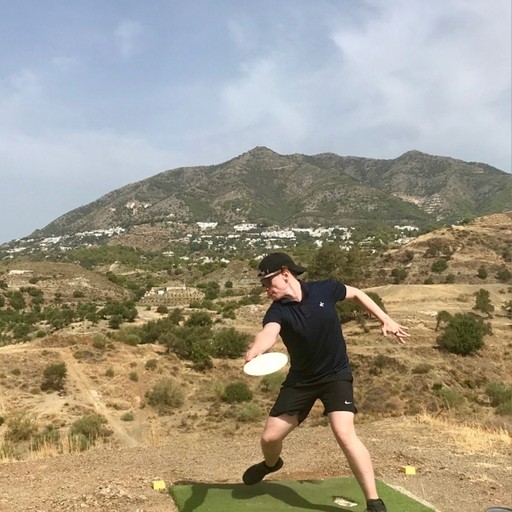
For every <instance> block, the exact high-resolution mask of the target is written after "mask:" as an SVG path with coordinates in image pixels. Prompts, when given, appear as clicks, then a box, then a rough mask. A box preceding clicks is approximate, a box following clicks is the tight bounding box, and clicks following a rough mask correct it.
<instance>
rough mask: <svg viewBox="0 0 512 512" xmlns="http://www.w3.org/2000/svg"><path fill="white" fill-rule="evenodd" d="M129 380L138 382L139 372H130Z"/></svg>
mask: <svg viewBox="0 0 512 512" xmlns="http://www.w3.org/2000/svg"><path fill="white" fill-rule="evenodd" d="M130 380H131V381H132V382H138V380H139V374H138V373H137V372H130Z"/></svg>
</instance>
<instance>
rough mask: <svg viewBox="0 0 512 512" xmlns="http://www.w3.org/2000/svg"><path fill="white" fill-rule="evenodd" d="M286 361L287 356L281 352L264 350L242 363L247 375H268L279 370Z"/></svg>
mask: <svg viewBox="0 0 512 512" xmlns="http://www.w3.org/2000/svg"><path fill="white" fill-rule="evenodd" d="M287 362H288V356H287V355H286V354H283V353H282V352H266V353H265V354H260V355H259V356H256V357H255V358H254V359H251V360H250V361H249V362H247V363H245V365H244V372H245V373H246V374H247V375H253V376H256V377H257V376H260V375H268V374H269V373H274V372H277V371H278V370H280V369H281V368H282V367H283V366H284V365H285V364H286V363H287Z"/></svg>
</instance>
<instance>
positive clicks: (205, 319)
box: [185, 311, 213, 327]
mask: <svg viewBox="0 0 512 512" xmlns="http://www.w3.org/2000/svg"><path fill="white" fill-rule="evenodd" d="M212 323H213V322H212V317H211V316H210V314H209V313H208V312H206V311H195V312H194V313H192V314H191V315H190V317H189V318H188V319H187V321H186V322H185V326H186V327H211V325H212Z"/></svg>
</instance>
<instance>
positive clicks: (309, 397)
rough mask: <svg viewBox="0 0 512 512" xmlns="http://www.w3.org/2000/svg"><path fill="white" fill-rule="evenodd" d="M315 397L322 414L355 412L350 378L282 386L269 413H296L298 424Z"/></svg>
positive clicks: (304, 416) (292, 414)
mask: <svg viewBox="0 0 512 512" xmlns="http://www.w3.org/2000/svg"><path fill="white" fill-rule="evenodd" d="M317 399H320V401H321V402H322V404H323V405H324V415H327V414H328V413H330V412H334V411H349V412H353V413H354V414H355V413H356V412H357V408H356V406H355V404H354V392H353V387H352V379H350V380H347V379H345V380H330V381H327V382H322V383H319V384H312V385H307V386H300V385H299V386H297V385H295V386H283V387H282V388H281V390H280V391H279V395H278V396H277V399H276V401H275V403H274V406H273V407H272V409H271V410H270V413H269V414H270V416H281V414H289V415H291V416H295V415H297V416H298V420H299V424H300V423H302V422H303V421H304V420H305V419H306V418H307V417H308V414H309V412H310V411H311V408H312V407H313V404H314V403H315V402H316V400H317Z"/></svg>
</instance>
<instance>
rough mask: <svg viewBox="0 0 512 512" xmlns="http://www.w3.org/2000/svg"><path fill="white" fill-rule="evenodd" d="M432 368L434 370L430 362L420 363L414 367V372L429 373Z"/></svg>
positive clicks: (417, 373) (418, 373)
mask: <svg viewBox="0 0 512 512" xmlns="http://www.w3.org/2000/svg"><path fill="white" fill-rule="evenodd" d="M430 370H432V365H430V364H428V363H420V364H419V365H417V366H415V367H414V368H413V369H412V373H414V374H416V375H421V374H425V373H428V372H429V371H430Z"/></svg>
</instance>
